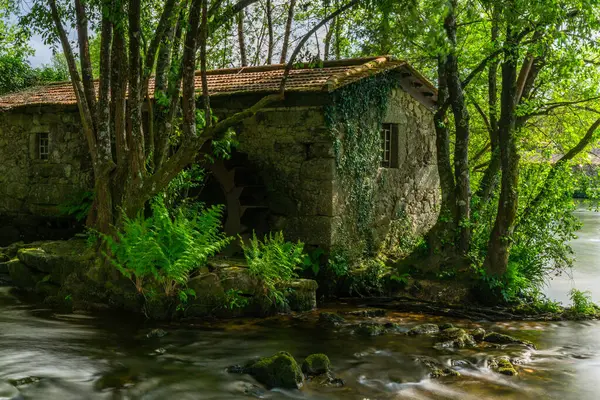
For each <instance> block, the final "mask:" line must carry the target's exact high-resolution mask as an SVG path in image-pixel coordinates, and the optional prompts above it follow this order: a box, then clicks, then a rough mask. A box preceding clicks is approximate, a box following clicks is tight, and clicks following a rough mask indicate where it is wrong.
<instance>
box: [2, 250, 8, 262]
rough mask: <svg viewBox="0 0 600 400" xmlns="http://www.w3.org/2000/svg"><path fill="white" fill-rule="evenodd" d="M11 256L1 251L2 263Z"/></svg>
mask: <svg viewBox="0 0 600 400" xmlns="http://www.w3.org/2000/svg"><path fill="white" fill-rule="evenodd" d="M9 260H10V257H9V256H8V254H4V253H3V252H1V251H0V263H3V262H6V261H9Z"/></svg>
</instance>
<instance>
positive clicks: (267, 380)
mask: <svg viewBox="0 0 600 400" xmlns="http://www.w3.org/2000/svg"><path fill="white" fill-rule="evenodd" d="M248 373H249V374H250V375H252V376H253V377H254V378H255V379H256V380H257V381H259V382H260V383H262V384H264V385H266V386H268V387H269V388H274V387H279V388H284V389H297V388H300V387H302V383H303V380H304V377H303V375H302V370H301V369H300V366H299V365H298V363H297V362H296V360H295V359H294V357H292V355H291V354H290V353H287V352H285V351H281V352H279V353H277V354H274V355H272V356H271V357H265V358H261V359H260V360H258V361H257V362H255V363H254V364H252V365H251V366H250V367H249V368H248Z"/></svg>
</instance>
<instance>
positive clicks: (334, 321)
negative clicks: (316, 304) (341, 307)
mask: <svg viewBox="0 0 600 400" xmlns="http://www.w3.org/2000/svg"><path fill="white" fill-rule="evenodd" d="M344 322H346V320H345V319H344V317H342V316H341V315H339V314H336V313H331V312H322V313H321V314H319V323H320V324H323V325H334V326H336V325H339V324H343V323H344Z"/></svg>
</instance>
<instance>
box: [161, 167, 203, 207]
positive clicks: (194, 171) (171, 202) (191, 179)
mask: <svg viewBox="0 0 600 400" xmlns="http://www.w3.org/2000/svg"><path fill="white" fill-rule="evenodd" d="M204 176H205V171H204V168H202V167H201V166H200V165H198V164H192V165H191V166H190V167H189V168H186V169H183V170H182V171H181V172H180V173H179V174H177V176H175V178H173V180H171V181H170V182H169V184H168V185H167V188H166V189H165V191H164V199H165V200H164V201H165V205H166V207H167V208H169V209H174V208H175V207H176V206H179V205H184V206H187V207H191V206H192V205H193V204H194V199H193V198H189V196H188V195H189V191H190V189H193V188H196V187H199V186H201V185H202V183H203V182H204Z"/></svg>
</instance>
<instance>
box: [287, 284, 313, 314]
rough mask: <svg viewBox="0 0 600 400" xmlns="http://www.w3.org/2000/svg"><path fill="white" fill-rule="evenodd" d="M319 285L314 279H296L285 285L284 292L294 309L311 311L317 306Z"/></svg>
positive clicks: (289, 304)
mask: <svg viewBox="0 0 600 400" xmlns="http://www.w3.org/2000/svg"><path fill="white" fill-rule="evenodd" d="M318 288H319V285H318V284H317V282H316V281H314V280H312V279H295V280H293V281H292V282H290V283H288V284H286V285H285V288H283V289H284V293H285V297H286V300H287V304H288V306H289V308H290V310H292V311H310V310H313V309H315V308H317V289H318Z"/></svg>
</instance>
